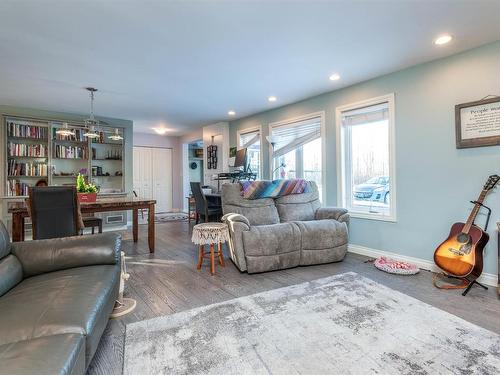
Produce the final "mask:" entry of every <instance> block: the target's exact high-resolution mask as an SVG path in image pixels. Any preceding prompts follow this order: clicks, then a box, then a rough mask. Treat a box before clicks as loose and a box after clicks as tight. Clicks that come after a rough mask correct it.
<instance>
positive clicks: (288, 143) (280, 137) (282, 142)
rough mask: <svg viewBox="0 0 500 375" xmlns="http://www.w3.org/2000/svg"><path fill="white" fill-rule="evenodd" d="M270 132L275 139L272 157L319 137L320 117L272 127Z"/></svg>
mask: <svg viewBox="0 0 500 375" xmlns="http://www.w3.org/2000/svg"><path fill="white" fill-rule="evenodd" d="M271 134H272V136H273V138H274V139H275V140H276V144H275V146H274V153H273V158H278V157H280V156H282V155H285V154H287V153H288V152H290V151H293V150H295V149H297V148H299V147H301V146H303V145H305V144H306V143H309V142H311V141H314V140H315V139H317V138H320V137H321V117H319V116H318V117H313V118H310V119H307V120H304V121H298V122H294V123H290V124H286V125H282V126H278V127H275V128H272V131H271Z"/></svg>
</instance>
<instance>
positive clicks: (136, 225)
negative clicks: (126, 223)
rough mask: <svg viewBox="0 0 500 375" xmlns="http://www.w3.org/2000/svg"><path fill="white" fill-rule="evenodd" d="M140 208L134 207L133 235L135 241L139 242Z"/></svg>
mask: <svg viewBox="0 0 500 375" xmlns="http://www.w3.org/2000/svg"><path fill="white" fill-rule="evenodd" d="M138 211H139V210H138V209H137V208H134V209H133V210H132V236H133V237H134V242H137V239H138V232H139V212H138Z"/></svg>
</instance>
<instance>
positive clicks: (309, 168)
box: [269, 112, 325, 197]
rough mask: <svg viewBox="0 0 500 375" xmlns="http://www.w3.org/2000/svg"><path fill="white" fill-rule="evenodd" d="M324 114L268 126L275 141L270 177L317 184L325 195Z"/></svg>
mask: <svg viewBox="0 0 500 375" xmlns="http://www.w3.org/2000/svg"><path fill="white" fill-rule="evenodd" d="M324 117H325V115H324V112H319V113H313V114H310V115H307V116H303V117H300V118H296V119H292V120H287V121H283V122H279V123H273V124H270V125H269V134H270V135H271V137H272V140H273V142H274V151H273V153H272V158H271V167H272V168H271V177H272V178H273V179H279V178H304V179H306V180H309V181H314V182H316V184H317V185H318V189H319V193H320V197H322V194H323V190H324V187H323V169H322V165H323V138H322V133H323V126H324Z"/></svg>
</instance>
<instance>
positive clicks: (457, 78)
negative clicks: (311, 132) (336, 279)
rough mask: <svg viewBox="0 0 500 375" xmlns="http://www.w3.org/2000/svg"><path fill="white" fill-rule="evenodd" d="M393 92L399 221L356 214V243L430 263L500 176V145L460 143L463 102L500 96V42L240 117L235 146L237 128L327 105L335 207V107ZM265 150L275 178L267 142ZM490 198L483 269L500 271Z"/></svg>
mask: <svg viewBox="0 0 500 375" xmlns="http://www.w3.org/2000/svg"><path fill="white" fill-rule="evenodd" d="M367 63H369V62H367ZM276 89H277V90H279V88H276ZM388 93H395V101H396V168H397V194H398V197H397V222H396V223H389V222H381V221H374V220H366V219H352V221H351V227H350V242H351V243H353V244H356V245H362V246H366V247H370V248H373V249H379V250H385V251H391V252H395V253H399V254H403V255H408V256H413V257H418V258H423V259H426V260H430V261H431V260H432V257H433V253H434V250H435V247H436V245H438V244H439V243H440V242H441V241H442V240H443V239H444V238H445V237H446V236H447V234H448V231H449V228H450V225H451V224H452V222H455V221H465V219H466V217H467V215H468V214H469V212H470V208H471V204H470V203H469V200H472V199H475V198H476V197H477V195H478V194H479V192H480V189H481V188H482V185H483V183H484V182H485V180H486V178H487V176H488V175H489V174H492V173H500V147H499V146H495V147H483V148H473V149H462V150H457V149H456V148H455V114H454V107H455V105H456V104H459V103H465V102H469V101H473V100H478V99H481V98H483V97H484V96H486V95H489V94H496V95H500V42H496V43H493V44H490V45H486V46H483V47H480V48H477V49H474V50H470V51H467V52H465V53H461V54H459V55H455V56H452V57H448V58H445V59H442V60H437V61H433V62H430V63H426V64H422V65H418V66H415V67H412V68H409V69H406V70H403V71H399V72H396V73H393V74H389V75H386V76H383V77H379V78H376V79H373V80H370V81H367V82H363V83H360V84H356V85H354V86H351V87H348V88H344V89H340V90H337V91H333V92H330V93H326V94H323V95H320V96H317V97H314V98H310V99H308V100H304V101H302V102H299V103H295V104H291V105H288V106H284V107H281V108H277V109H275V110H271V111H267V112H263V113H259V114H256V115H253V116H250V117H247V118H244V119H240V120H237V121H233V122H231V123H230V139H231V145H236V132H237V130H238V129H245V128H249V127H254V126H256V125H262V127H263V132H264V136H265V135H267V134H268V124H269V123H271V122H275V121H280V120H285V119H287V118H291V117H296V116H299V115H304V114H307V113H311V112H316V111H323V110H324V111H325V112H326V181H327V188H326V191H327V197H326V204H327V205H336V202H337V191H336V190H337V189H336V184H337V170H336V156H335V155H336V135H335V108H336V107H338V106H340V105H345V104H349V103H352V102H356V101H360V100H364V99H368V98H372V97H376V96H380V95H384V94H388ZM263 154H264V155H263V159H264V175H268V173H269V152H268V148H267V147H265V146H264V148H263ZM497 190H498V189H497ZM486 203H487V204H488V205H489V206H491V207H492V209H493V214H492V222H491V224H490V230H489V233H490V236H491V240H490V243H489V245H488V247H487V249H486V259H485V267H484V271H485V272H489V273H496V270H497V250H496V249H497V236H496V230H495V229H496V226H495V222H496V221H500V192H498V191H495V192H493V193H492V194H490V196H489V197H488V198H487V201H486ZM483 219H484V218H483V217H481V218H480V219H479V222H480V223H482V222H483Z"/></svg>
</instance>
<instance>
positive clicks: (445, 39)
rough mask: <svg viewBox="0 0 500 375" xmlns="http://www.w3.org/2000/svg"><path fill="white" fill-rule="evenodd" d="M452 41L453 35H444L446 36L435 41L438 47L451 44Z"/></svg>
mask: <svg viewBox="0 0 500 375" xmlns="http://www.w3.org/2000/svg"><path fill="white" fill-rule="evenodd" d="M452 39H453V37H452V36H451V35H449V34H444V35H441V36H439V37H437V38H436V40H434V44H435V45H437V46H441V45H443V44H446V43H449V42H451V40H452Z"/></svg>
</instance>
